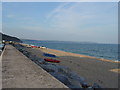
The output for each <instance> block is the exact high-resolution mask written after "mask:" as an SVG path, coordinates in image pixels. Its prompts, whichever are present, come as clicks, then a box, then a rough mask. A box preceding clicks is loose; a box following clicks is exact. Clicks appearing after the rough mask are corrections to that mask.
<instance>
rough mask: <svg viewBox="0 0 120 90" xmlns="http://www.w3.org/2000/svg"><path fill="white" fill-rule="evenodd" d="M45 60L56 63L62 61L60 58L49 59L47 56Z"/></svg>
mask: <svg viewBox="0 0 120 90" xmlns="http://www.w3.org/2000/svg"><path fill="white" fill-rule="evenodd" d="M44 60H45V61H47V62H54V63H59V62H60V61H59V60H55V59H48V58H45V59H44Z"/></svg>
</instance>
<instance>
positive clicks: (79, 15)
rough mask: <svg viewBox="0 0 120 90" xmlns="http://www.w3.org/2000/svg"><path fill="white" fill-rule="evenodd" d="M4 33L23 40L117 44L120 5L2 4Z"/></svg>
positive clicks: (89, 3)
mask: <svg viewBox="0 0 120 90" xmlns="http://www.w3.org/2000/svg"><path fill="white" fill-rule="evenodd" d="M2 32H3V33H5V34H8V35H12V36H16V37H19V38H21V39H34V40H59V41H78V42H97V43H115V44H116V43H118V3H117V2H3V3H2Z"/></svg>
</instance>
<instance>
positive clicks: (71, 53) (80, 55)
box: [22, 43, 120, 63]
mask: <svg viewBox="0 0 120 90" xmlns="http://www.w3.org/2000/svg"><path fill="white" fill-rule="evenodd" d="M22 45H25V46H29V44H25V43H22ZM38 49H40V48H38ZM44 49H49V50H54V51H58V52H60V53H62V52H63V53H69V54H68V56H71V55H72V56H76V57H81V58H82V57H83V58H90V59H97V60H101V61H106V62H113V63H120V61H118V60H112V59H105V58H99V57H95V56H89V55H84V54H78V53H73V52H67V51H62V50H57V49H51V48H47V47H46V48H44ZM40 50H43V49H40ZM51 54H52V53H51ZM54 54H55V53H54Z"/></svg>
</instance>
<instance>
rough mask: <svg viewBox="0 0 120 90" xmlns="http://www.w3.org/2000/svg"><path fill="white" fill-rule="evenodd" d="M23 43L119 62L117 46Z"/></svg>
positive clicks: (56, 42) (62, 42) (50, 42)
mask: <svg viewBox="0 0 120 90" xmlns="http://www.w3.org/2000/svg"><path fill="white" fill-rule="evenodd" d="M22 41H23V43H25V44H30V45H35V46H44V47H47V48H51V49H56V50H61V51H66V52H71V53H77V54H82V55H87V56H93V57H96V58H103V59H109V60H115V61H120V60H119V59H118V53H119V52H118V51H119V50H118V44H100V43H86V42H72V41H49V40H48V41H47V40H46V41H44V40H25V39H22Z"/></svg>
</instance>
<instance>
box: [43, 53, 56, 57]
mask: <svg viewBox="0 0 120 90" xmlns="http://www.w3.org/2000/svg"><path fill="white" fill-rule="evenodd" d="M43 55H44V56H47V57H56V55H53V54H49V53H43Z"/></svg>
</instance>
